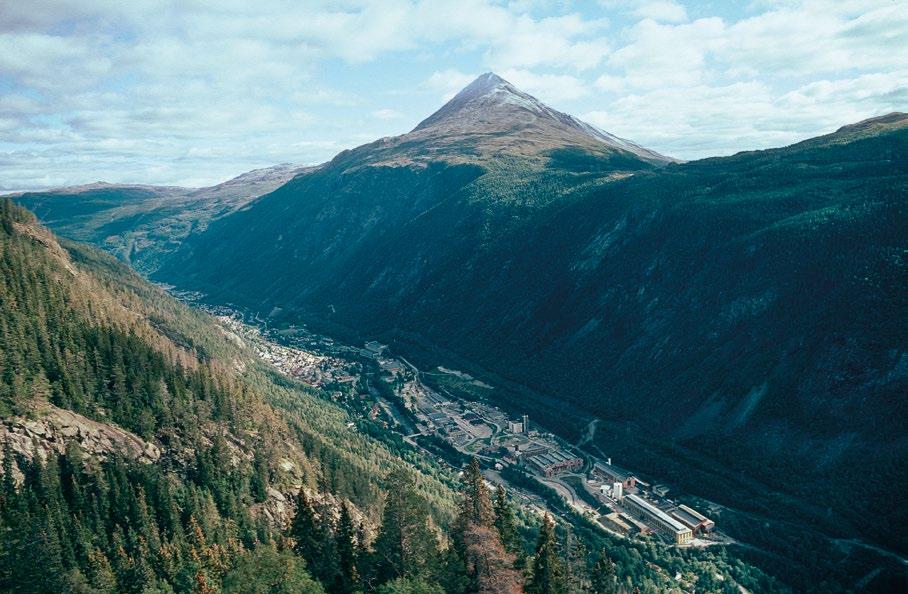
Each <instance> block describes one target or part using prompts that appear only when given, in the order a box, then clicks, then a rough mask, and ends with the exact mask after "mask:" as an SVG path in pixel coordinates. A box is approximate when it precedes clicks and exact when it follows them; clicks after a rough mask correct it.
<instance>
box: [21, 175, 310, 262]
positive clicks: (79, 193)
mask: <svg viewBox="0 0 908 594" xmlns="http://www.w3.org/2000/svg"><path fill="white" fill-rule="evenodd" d="M311 170H313V168H312V167H302V166H297V165H275V166H273V167H266V168H263V169H256V170H253V171H249V172H246V173H244V174H242V175H239V176H237V177H235V178H233V179H230V180H228V181H226V182H223V183H220V184H217V185H215V186H210V187H207V188H182V187H174V186H144V185H130V184H108V183H100V182H99V183H95V184H88V185H85V186H76V187H72V188H62V189H59V190H47V191H42V192H24V193H20V194H16V195H15V199H16V201H17V202H18V203H19V204H22V205H23V206H25V207H26V208H28V209H29V210H31V211H32V212H34V213H35V214H36V215H38V217H39V218H40V219H42V220H43V221H44V222H45V223H46V224H48V225H52V226H53V227H54V229H56V230H57V231H58V232H60V233H62V234H64V235H66V236H67V237H70V238H72V239H76V240H78V241H86V242H90V243H94V244H96V245H99V246H102V247H103V248H104V249H106V250H107V251H109V252H111V253H113V254H116V255H117V256H118V257H119V258H121V259H123V260H124V261H126V262H128V263H129V264H130V265H131V266H133V267H134V268H135V269H136V270H139V271H140V272H143V273H146V274H147V273H149V272H151V271H154V270H156V269H157V267H158V266H159V265H160V263H161V260H162V258H164V257H165V256H166V255H168V254H170V253H171V252H173V251H174V250H176V248H177V247H179V245H180V242H181V241H182V239H183V238H184V237H186V236H187V235H189V234H190V233H193V232H198V231H201V230H202V229H204V228H205V227H206V225H207V224H208V222H209V221H212V220H214V219H217V218H218V217H221V216H224V215H225V214H227V213H230V212H233V211H234V210H236V209H238V208H241V207H243V206H244V205H246V204H248V203H249V202H250V201H252V200H254V199H255V198H257V197H259V196H261V195H262V194H267V193H268V192H270V191H272V190H274V189H275V188H278V187H280V186H281V185H283V184H284V183H286V182H287V181H289V180H290V179H292V178H293V177H294V176H296V175H300V174H303V173H306V172H308V171H311Z"/></svg>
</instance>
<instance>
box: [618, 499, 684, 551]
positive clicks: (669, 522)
mask: <svg viewBox="0 0 908 594" xmlns="http://www.w3.org/2000/svg"><path fill="white" fill-rule="evenodd" d="M623 504H624V507H625V508H626V509H627V510H628V512H630V513H631V514H636V515H637V516H638V517H640V518H645V519H647V520H650V521H651V523H652V525H653V527H654V528H655V529H656V530H657V531H658V532H659V533H660V534H663V535H665V536H666V537H668V538H669V539H671V540H672V541H673V542H674V543H675V544H679V545H681V544H687V543H689V542H690V541H691V539H692V538H693V531H692V530H691V529H690V528H689V527H687V526H685V525H684V524H682V523H681V522H679V521H678V520H676V519H675V518H673V517H671V516H670V515H668V514H667V513H665V512H664V511H662V510H661V509H659V508H658V507H656V506H654V505H653V504H651V503H649V502H648V501H646V500H645V499H642V498H640V497H637V496H636V495H626V496H625V497H624V502H623Z"/></svg>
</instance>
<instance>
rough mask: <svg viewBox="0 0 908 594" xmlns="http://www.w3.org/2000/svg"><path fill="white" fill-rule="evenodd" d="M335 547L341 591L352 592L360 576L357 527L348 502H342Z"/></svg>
mask: <svg viewBox="0 0 908 594" xmlns="http://www.w3.org/2000/svg"><path fill="white" fill-rule="evenodd" d="M335 549H336V550H337V560H338V569H339V576H340V587H341V591H342V592H352V591H353V589H354V586H355V585H356V584H357V582H358V581H359V576H358V573H357V569H356V564H357V551H356V527H355V526H354V525H353V518H351V517H350V508H349V507H348V506H347V502H343V503H341V510H340V519H339V520H338V522H337V537H336V545H335Z"/></svg>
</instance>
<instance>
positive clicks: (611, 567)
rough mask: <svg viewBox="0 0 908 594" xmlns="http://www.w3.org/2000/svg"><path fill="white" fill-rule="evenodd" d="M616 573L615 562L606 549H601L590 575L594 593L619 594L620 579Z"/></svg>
mask: <svg viewBox="0 0 908 594" xmlns="http://www.w3.org/2000/svg"><path fill="white" fill-rule="evenodd" d="M617 579H618V578H617V576H616V575H615V564H614V563H613V562H612V560H611V559H609V556H608V554H607V553H606V552H605V549H602V550H601V551H599V557H598V558H597V559H596V563H595V564H593V570H592V574H591V576H590V581H591V590H592V593H593V594H617V592H618V581H617Z"/></svg>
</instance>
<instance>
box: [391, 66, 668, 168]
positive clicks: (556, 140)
mask: <svg viewBox="0 0 908 594" xmlns="http://www.w3.org/2000/svg"><path fill="white" fill-rule="evenodd" d="M468 135H481V136H484V137H486V138H485V140H491V139H493V138H495V137H496V136H498V137H499V138H498V140H499V141H500V140H502V139H501V138H500V136H507V137H508V138H507V139H506V141H505V142H503V143H501V142H497V143H493V144H495V145H496V148H497V149H501V148H506V147H510V148H518V149H521V148H522V150H519V152H524V151H528V152H530V153H533V152H537V151H543V150H546V149H552V148H559V147H561V146H572V145H573V146H579V147H587V148H590V149H593V150H595V151H597V152H600V151H602V149H604V148H607V149H611V150H614V151H619V152H628V153H632V154H633V155H635V156H636V157H637V158H639V159H642V160H644V161H648V162H651V163H654V164H655V163H668V162H672V161H674V159H671V158H669V157H666V156H664V155H660V154H659V153H657V152H655V151H651V150H649V149H646V148H644V147H642V146H640V145H638V144H636V143H634V142H631V141H629V140H625V139H623V138H619V137H617V136H614V135H612V134H609V133H608V132H605V131H604V130H600V129H599V128H597V127H596V126H593V125H592V124H588V123H586V122H584V121H582V120H580V119H578V118H575V117H574V116H572V115H569V114H566V113H562V112H560V111H557V110H555V109H552V108H551V107H549V106H548V105H546V104H544V103H543V102H542V101H540V100H538V99H536V98H535V97H533V96H532V95H529V94H527V93H524V92H523V91H521V90H520V89H518V88H517V87H515V86H514V85H512V84H511V83H509V82H508V81H506V80H505V79H503V78H501V77H500V76H498V75H497V74H495V73H494V72H486V73H485V74H482V75H480V76H479V77H477V78H476V80H474V81H473V82H471V83H470V84H469V85H467V86H466V87H464V88H463V89H462V90H461V91H460V92H459V93H457V95H455V96H454V97H453V98H452V99H451V100H450V101H448V102H447V103H446V104H444V105H443V106H442V107H441V109H439V110H438V111H436V112H435V113H433V114H432V115H430V116H429V117H428V118H426V119H425V120H423V121H422V122H420V124H419V125H418V126H416V128H414V129H413V131H412V132H411V133H410V134H409V135H408V136H424V137H429V138H432V137H435V138H438V137H453V138H458V137H466V136H468ZM480 144H481V143H480ZM602 145H605V146H604V147H603V146H602Z"/></svg>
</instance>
